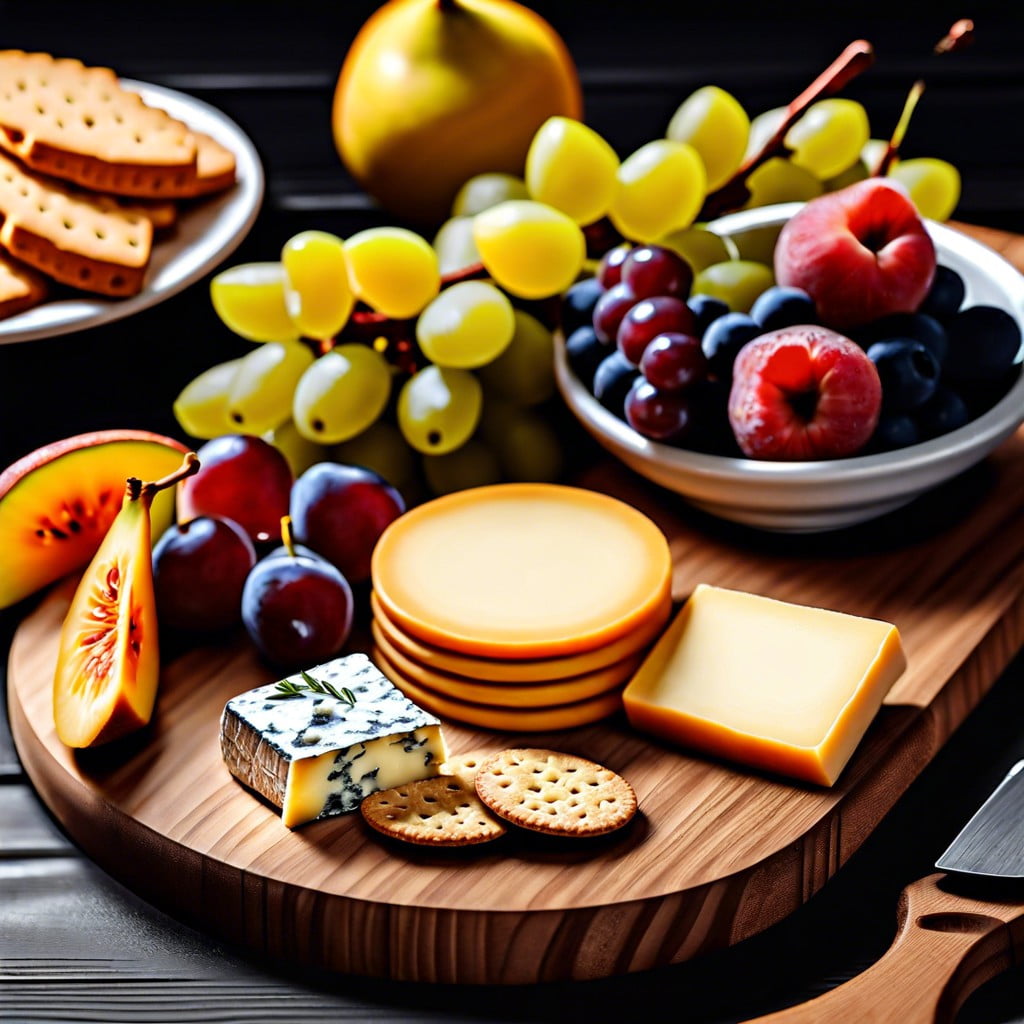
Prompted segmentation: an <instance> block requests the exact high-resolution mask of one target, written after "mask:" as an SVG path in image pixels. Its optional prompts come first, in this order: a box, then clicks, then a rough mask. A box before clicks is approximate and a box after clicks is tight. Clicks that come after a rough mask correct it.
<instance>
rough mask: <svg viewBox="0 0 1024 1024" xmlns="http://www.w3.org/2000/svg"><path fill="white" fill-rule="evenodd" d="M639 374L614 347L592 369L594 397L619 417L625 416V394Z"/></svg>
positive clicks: (623, 417)
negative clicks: (609, 353)
mask: <svg viewBox="0 0 1024 1024" xmlns="http://www.w3.org/2000/svg"><path fill="white" fill-rule="evenodd" d="M639 376H640V373H639V371H638V370H637V368H636V367H635V366H634V365H633V364H632V363H631V362H630V361H629V360H628V359H627V358H626V357H625V356H624V355H623V354H622V353H621V352H620V351H619V350H618V349H616V350H615V351H614V352H612V353H611V355H608V356H605V357H604V359H602V360H601V362H600V363H599V364H598V366H597V369H596V370H595V371H594V397H595V398H596V399H597V400H598V401H599V402H600V403H601V404H602V405H603V406H604V407H605V408H606V409H607V410H608V411H609V412H613V413H615V415H616V416H618V417H619V418H620V419H625V418H626V412H625V403H626V395H628V394H629V389H630V388H631V387H632V386H633V381H634V380H636V378H637V377H639Z"/></svg>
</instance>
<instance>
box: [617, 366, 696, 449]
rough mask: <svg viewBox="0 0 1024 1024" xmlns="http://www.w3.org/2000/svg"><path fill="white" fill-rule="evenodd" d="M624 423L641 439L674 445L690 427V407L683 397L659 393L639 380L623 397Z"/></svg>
mask: <svg viewBox="0 0 1024 1024" xmlns="http://www.w3.org/2000/svg"><path fill="white" fill-rule="evenodd" d="M626 422H627V423H629V425H630V426H631V427H632V428H633V429H634V430H635V431H636V432H637V433H638V434H643V435H644V437H650V438H653V439H654V440H657V441H677V440H679V439H680V438H682V437H683V436H684V435H685V434H686V430H687V428H688V427H689V425H690V406H689V403H688V402H687V400H686V397H685V396H683V395H680V394H678V393H674V392H668V391H659V390H658V389H657V388H656V387H655V386H654V385H653V384H651V383H650V381H647V380H644V379H643V378H642V377H641V378H640V379H638V380H637V381H636V382H635V383H634V384H633V386H632V387H631V388H630V390H629V394H628V395H626Z"/></svg>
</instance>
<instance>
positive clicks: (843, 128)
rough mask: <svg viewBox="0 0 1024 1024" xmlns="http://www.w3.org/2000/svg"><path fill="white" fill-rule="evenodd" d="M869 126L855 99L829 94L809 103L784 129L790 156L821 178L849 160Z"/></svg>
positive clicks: (856, 153) (865, 137)
mask: <svg viewBox="0 0 1024 1024" xmlns="http://www.w3.org/2000/svg"><path fill="white" fill-rule="evenodd" d="M869 135H870V126H869V124H868V115H867V111H865V109H864V107H863V106H862V105H861V104H860V103H858V102H857V101H856V100H848V99H843V98H842V97H839V96H833V97H832V98H831V99H827V100H818V102H817V103H812V104H811V105H810V106H809V107H808V108H807V110H806V111H805V112H804V114H803V115H802V116H801V117H800V119H799V120H798V121H797V122H796V123H795V124H794V125H793V126H792V127H791V128H790V129H789V131H788V132H786V145H787V146H788V147H789V148H790V149H791V150H792V151H793V152H792V156H791V157H790V159H791V160H792V161H793V163H794V164H796V165H797V166H798V167H803V168H804V169H806V170H808V171H810V172H811V173H812V174H813V175H814V176H815V177H816V178H819V179H820V180H822V181H824V180H826V179H827V178H834V177H835V176H836V175H837V174H840V173H841V172H842V171H845V170H846V168H847V167H849V166H850V164H852V163H853V162H854V161H855V160H856V159H857V157H858V156H860V151H861V149H862V148H863V146H864V143H865V142H867V141H868V136H869Z"/></svg>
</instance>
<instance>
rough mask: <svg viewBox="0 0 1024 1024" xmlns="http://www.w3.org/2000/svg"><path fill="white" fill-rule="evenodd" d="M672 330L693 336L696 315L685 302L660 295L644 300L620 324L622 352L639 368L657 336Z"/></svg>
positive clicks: (619, 338)
mask: <svg viewBox="0 0 1024 1024" xmlns="http://www.w3.org/2000/svg"><path fill="white" fill-rule="evenodd" d="M670 331H672V332H679V333H680V334H693V333H694V322H693V313H692V312H691V311H690V307H689V306H687V305H686V303H685V302H683V300H682V299H677V298H675V297H673V296H670V295H658V296H655V297H654V298H653V299H641V300H640V301H639V302H638V303H637V304H636V305H635V306H632V307H631V308H630V309H629V310H628V311H627V313H626V315H625V316H624V317H623V318H622V322H621V323H620V324H619V330H618V334H617V335H616V341H617V344H618V346H619V351H620V352H621V353H622V354H623V355H624V356H625V357H626V358H627V359H628V360H629V361H630V362H631V363H632V364H633V365H634V366H639V365H640V358H641V357H642V356H643V354H644V349H645V348H647V346H648V344H650V342H651V341H652V340H653V339H654V338H655V337H656V336H657V335H659V334H665V333H666V332H670Z"/></svg>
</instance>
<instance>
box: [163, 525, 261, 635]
mask: <svg viewBox="0 0 1024 1024" xmlns="http://www.w3.org/2000/svg"><path fill="white" fill-rule="evenodd" d="M255 564H256V550H255V548H254V547H253V543H252V541H251V540H250V539H249V535H248V534H247V533H246V532H245V530H243V529H242V527H240V526H239V525H238V524H237V523H234V522H232V521H231V520H230V519H222V518H219V517H216V516H197V517H196V518H195V519H190V520H189V521H188V522H185V523H177V524H175V525H173V526H171V527H169V528H168V529H167V530H165V531H164V533H163V534H162V535H161V536H160V538H159V540H158V541H157V542H156V545H155V546H154V547H153V590H154V594H155V597H156V610H157V617H158V619H159V621H160V624H161V625H162V626H170V627H171V628H172V629H182V630H188V631H189V632H201V633H207V632H214V631H216V630H219V629H227V628H228V627H230V626H236V625H238V623H239V622H241V620H242V587H243V586H244V585H245V579H246V577H247V576H248V575H249V571H250V570H251V569H252V567H253V566H254V565H255Z"/></svg>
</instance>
